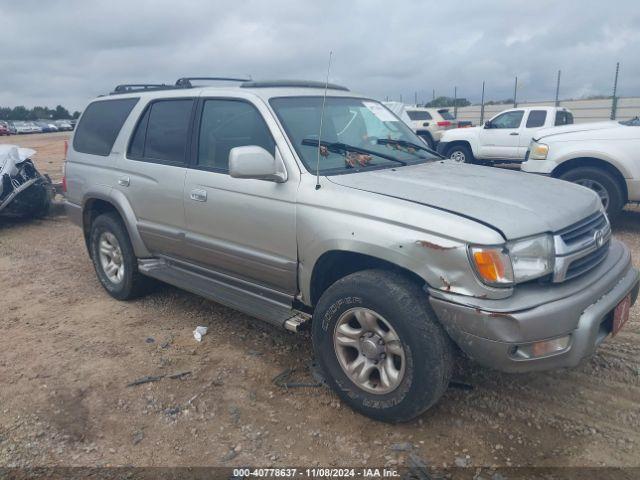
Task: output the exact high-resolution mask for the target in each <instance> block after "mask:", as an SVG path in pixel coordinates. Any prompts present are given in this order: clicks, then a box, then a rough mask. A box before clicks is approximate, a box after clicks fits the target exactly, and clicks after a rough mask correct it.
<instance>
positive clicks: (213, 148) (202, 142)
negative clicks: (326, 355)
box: [184, 98, 298, 297]
mask: <svg viewBox="0 0 640 480" xmlns="http://www.w3.org/2000/svg"><path fill="white" fill-rule="evenodd" d="M257 107H258V106H257V105H254V104H253V103H251V102H249V101H248V100H243V99H229V98H221V99H216V98H203V99H201V100H200V105H199V107H198V113H197V114H196V125H197V127H195V130H196V135H195V137H194V146H193V151H194V155H193V158H192V164H191V165H190V168H189V170H188V171H187V176H186V181H185V189H184V203H185V212H186V227H187V233H186V243H187V246H188V249H189V257H190V258H191V260H192V261H193V262H194V263H197V264H198V265H199V266H205V267H207V268H208V269H210V270H212V271H214V272H219V273H221V274H223V275H228V276H231V277H234V278H236V279H239V280H240V281H246V282H250V283H251V284H253V285H256V286H259V288H264V292H266V293H261V295H268V294H269V293H268V292H267V290H270V291H276V292H281V293H284V294H286V295H287V296H289V297H290V296H292V295H293V294H295V292H296V290H297V244H296V224H295V219H296V215H295V196H296V192H297V187H298V184H297V182H296V181H294V178H291V175H290V178H289V180H288V181H286V182H284V183H275V182H270V181H265V180H254V179H240V178H232V177H231V176H230V175H229V151H230V150H231V149H232V148H234V147H240V146H249V145H257V146H260V147H262V148H264V149H265V150H267V151H268V152H270V153H271V154H273V155H279V154H280V153H279V152H280V150H279V147H278V146H277V145H276V140H275V138H276V137H274V134H273V133H274V132H276V133H277V127H275V122H274V121H273V119H271V123H272V126H271V127H270V126H269V125H268V124H267V122H266V121H265V117H264V116H263V114H262V113H261V112H260V111H259V110H258V108H257ZM264 109H265V110H266V107H264ZM265 113H267V112H266V111H265ZM267 115H268V113H267ZM268 118H270V117H268ZM272 129H273V130H272ZM279 136H280V137H281V135H279ZM280 147H281V148H287V147H286V145H280ZM296 178H297V177H296ZM212 273H213V272H212Z"/></svg>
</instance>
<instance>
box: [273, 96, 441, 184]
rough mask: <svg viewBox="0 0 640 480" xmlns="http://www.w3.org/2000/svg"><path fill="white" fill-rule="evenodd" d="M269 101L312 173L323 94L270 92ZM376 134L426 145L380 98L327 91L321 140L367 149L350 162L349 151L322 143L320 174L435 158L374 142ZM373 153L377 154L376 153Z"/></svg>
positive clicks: (414, 149)
mask: <svg viewBox="0 0 640 480" xmlns="http://www.w3.org/2000/svg"><path fill="white" fill-rule="evenodd" d="M269 103H270V104H271V106H272V107H273V109H274V110H275V112H276V115H277V116H278V118H279V120H280V122H281V123H282V125H283V126H284V128H285V130H286V131H287V135H288V136H289V138H290V140H291V142H292V143H293V146H294V148H295V149H296V151H297V152H298V155H299V156H300V158H301V160H302V162H303V163H304V165H305V167H306V168H307V170H308V171H309V172H311V173H315V171H316V162H317V159H318V146H317V145H318V144H317V141H318V132H319V129H320V114H321V111H322V97H321V96H318V97H281V98H272V99H271V100H270V102H269ZM312 140H315V143H314V142H313V141H312ZM378 140H392V141H395V140H400V141H402V142H407V143H412V144H416V145H420V146H421V148H422V146H424V147H426V145H425V144H424V142H422V140H420V138H418V137H417V136H416V135H415V134H414V133H413V132H412V131H411V129H410V128H409V127H407V126H406V125H405V124H404V123H403V122H402V121H401V120H400V119H398V117H396V116H395V115H394V114H393V113H391V112H390V111H389V110H388V109H387V108H386V107H384V106H383V105H382V104H380V103H378V102H375V101H373V100H366V99H361V98H346V97H327V99H326V104H325V110H324V119H323V126H322V143H323V144H324V143H325V142H327V143H336V142H337V143H340V144H342V146H346V147H353V148H355V149H360V150H364V151H366V152H367V153H369V155H367V156H366V158H364V161H358V162H354V161H353V158H352V157H351V158H350V157H349V155H345V154H344V153H342V152H340V151H339V150H340V149H337V150H336V149H332V148H328V149H321V156H320V165H319V168H320V174H321V175H335V174H340V173H351V172H355V171H359V170H362V169H373V168H390V167H397V166H398V165H399V163H405V164H415V163H423V162H425V161H428V160H435V159H439V158H440V157H439V156H438V155H437V154H435V153H430V152H428V151H424V150H421V149H417V148H411V147H407V146H406V145H405V146H401V145H399V144H397V143H394V142H382V143H379V142H378ZM347 150H348V148H347ZM377 153H379V154H380V155H382V156H377V155H376V154H377ZM385 156H387V157H389V156H392V157H393V158H395V159H397V160H399V161H400V162H398V161H394V160H392V159H389V158H383V157H385Z"/></svg>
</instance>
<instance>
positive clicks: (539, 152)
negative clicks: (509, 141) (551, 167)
mask: <svg viewBox="0 0 640 480" xmlns="http://www.w3.org/2000/svg"><path fill="white" fill-rule="evenodd" d="M548 153H549V145H545V144H544V143H538V142H536V141H532V142H531V145H529V158H530V159H531V160H546V158H547V154H548Z"/></svg>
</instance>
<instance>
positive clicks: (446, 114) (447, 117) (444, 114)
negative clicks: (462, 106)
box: [438, 110, 455, 120]
mask: <svg viewBox="0 0 640 480" xmlns="http://www.w3.org/2000/svg"><path fill="white" fill-rule="evenodd" d="M438 113H439V114H440V116H441V117H442V118H444V119H445V120H455V118H454V116H453V115H451V112H449V110H438Z"/></svg>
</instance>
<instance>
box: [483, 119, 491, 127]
mask: <svg viewBox="0 0 640 480" xmlns="http://www.w3.org/2000/svg"><path fill="white" fill-rule="evenodd" d="M484 128H493V125H492V124H491V120H487V121H486V122H484Z"/></svg>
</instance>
